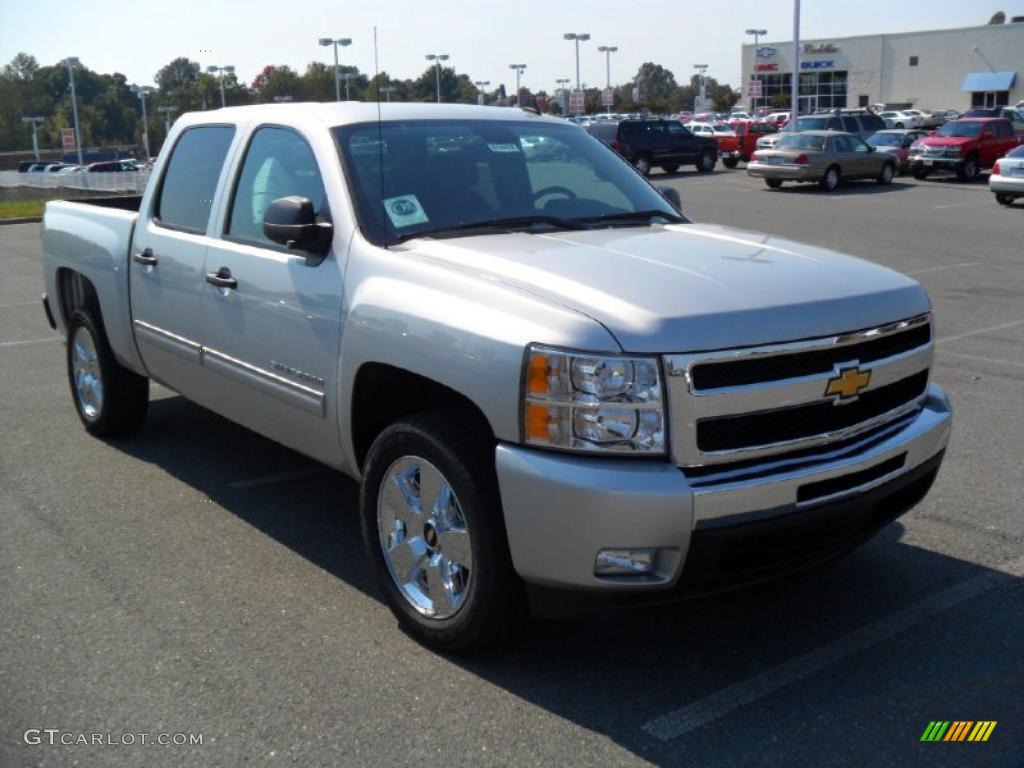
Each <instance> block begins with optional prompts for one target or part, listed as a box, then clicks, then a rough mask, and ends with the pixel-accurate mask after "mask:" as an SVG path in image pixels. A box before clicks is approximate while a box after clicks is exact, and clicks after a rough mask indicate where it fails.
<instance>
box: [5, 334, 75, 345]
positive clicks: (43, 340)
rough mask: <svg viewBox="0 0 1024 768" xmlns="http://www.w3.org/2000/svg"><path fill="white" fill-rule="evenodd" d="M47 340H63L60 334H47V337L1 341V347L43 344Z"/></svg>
mask: <svg viewBox="0 0 1024 768" xmlns="http://www.w3.org/2000/svg"><path fill="white" fill-rule="evenodd" d="M47 341H63V339H61V337H60V336H47V337H46V338H45V339H26V340H25V341H0V347H20V346H22V345H23V344H43V343H44V342H47Z"/></svg>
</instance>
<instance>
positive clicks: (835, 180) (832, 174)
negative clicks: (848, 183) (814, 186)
mask: <svg viewBox="0 0 1024 768" xmlns="http://www.w3.org/2000/svg"><path fill="white" fill-rule="evenodd" d="M820 183H821V188H822V189H824V190H825V191H826V192H835V190H836V188H837V187H838V186H839V169H838V168H837V167H836V166H834V165H833V166H831V167H830V168H829V169H828V170H827V171H825V175H824V176H822V178H821V182H820Z"/></svg>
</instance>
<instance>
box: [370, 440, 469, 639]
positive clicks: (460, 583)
mask: <svg viewBox="0 0 1024 768" xmlns="http://www.w3.org/2000/svg"><path fill="white" fill-rule="evenodd" d="M377 535H378V538H379V540H380V546H381V550H382V551H383V552H384V561H385V562H386V563H387V566H388V572H389V573H390V574H391V578H392V580H393V581H394V583H395V585H396V586H397V587H398V589H399V591H400V592H401V593H402V596H403V597H404V598H405V599H406V600H407V601H408V602H409V604H410V605H412V606H413V608H415V609H416V610H417V611H418V612H419V613H420V614H422V615H423V616H426V617H428V618H431V619H447V618H450V617H452V616H454V615H455V614H456V613H458V611H459V609H460V608H462V606H463V604H464V603H465V601H466V597H467V596H468V595H469V586H470V579H471V577H472V573H473V547H472V543H471V542H470V538H469V529H468V528H467V526H466V518H465V517H464V515H463V513H462V507H461V506H460V505H459V500H458V498H457V497H456V496H455V492H454V491H453V490H452V487H451V484H450V483H449V482H448V480H447V478H445V476H444V475H443V474H441V471H440V470H439V469H438V468H437V467H435V466H434V465H433V464H431V463H430V462H429V461H427V460H426V459H423V458H420V457H419V456H403V457H401V458H400V459H396V460H395V461H394V462H393V463H392V464H391V466H390V467H388V469H387V472H385V473H384V479H383V480H382V481H381V485H380V490H379V493H378V495H377Z"/></svg>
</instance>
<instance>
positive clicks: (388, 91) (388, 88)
mask: <svg viewBox="0 0 1024 768" xmlns="http://www.w3.org/2000/svg"><path fill="white" fill-rule="evenodd" d="M377 90H378V91H380V92H381V93H386V94H387V95H388V104H390V103H391V94H392V93H394V92H395V91H397V90H398V88H396V87H395V86H393V85H385V86H384V87H383V88H378V89H377Z"/></svg>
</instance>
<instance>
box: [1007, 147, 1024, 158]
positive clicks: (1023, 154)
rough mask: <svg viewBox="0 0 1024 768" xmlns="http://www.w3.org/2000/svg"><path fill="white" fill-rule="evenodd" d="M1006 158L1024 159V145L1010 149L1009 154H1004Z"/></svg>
mask: <svg viewBox="0 0 1024 768" xmlns="http://www.w3.org/2000/svg"><path fill="white" fill-rule="evenodd" d="M1006 156H1007V157H1013V158H1017V157H1020V158H1024V144H1022V145H1021V146H1019V147H1017V148H1016V149H1011V150H1010V151H1009V152H1007V153H1006Z"/></svg>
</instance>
